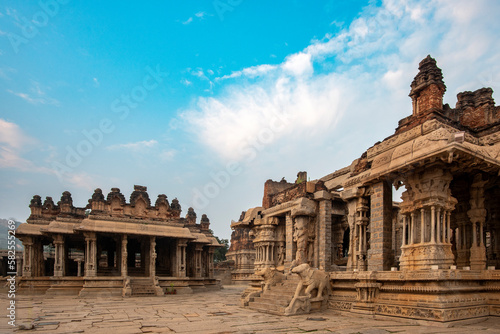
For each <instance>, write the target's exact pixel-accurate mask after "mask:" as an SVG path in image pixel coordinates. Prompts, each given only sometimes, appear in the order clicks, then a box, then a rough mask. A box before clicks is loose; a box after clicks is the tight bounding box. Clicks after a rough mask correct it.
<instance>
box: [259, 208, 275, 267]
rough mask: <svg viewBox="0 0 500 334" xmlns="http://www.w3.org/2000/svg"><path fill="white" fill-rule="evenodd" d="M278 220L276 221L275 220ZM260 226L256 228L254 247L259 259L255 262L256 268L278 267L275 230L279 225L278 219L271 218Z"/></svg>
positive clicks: (262, 221)
mask: <svg viewBox="0 0 500 334" xmlns="http://www.w3.org/2000/svg"><path fill="white" fill-rule="evenodd" d="M275 218H276V219H275ZM260 223H261V224H260V225H258V226H256V228H255V230H256V237H255V239H254V241H253V242H254V247H255V249H256V250H257V259H256V261H255V268H256V269H261V268H269V267H273V266H276V265H277V264H276V260H277V259H276V258H275V256H274V255H275V253H276V251H275V244H276V233H275V229H276V226H277V225H278V219H277V217H271V218H270V219H267V221H265V222H264V220H261V221H260Z"/></svg>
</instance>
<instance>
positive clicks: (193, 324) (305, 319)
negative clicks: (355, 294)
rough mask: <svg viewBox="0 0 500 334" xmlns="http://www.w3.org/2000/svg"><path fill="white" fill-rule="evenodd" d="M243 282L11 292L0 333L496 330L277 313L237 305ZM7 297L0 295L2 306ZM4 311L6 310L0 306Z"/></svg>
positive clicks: (497, 322) (496, 329)
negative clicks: (125, 294)
mask: <svg viewBox="0 0 500 334" xmlns="http://www.w3.org/2000/svg"><path fill="white" fill-rule="evenodd" d="M245 287H246V286H226V287H225V288H224V289H223V290H221V291H215V292H201V293H195V294H192V295H168V296H164V297H131V298H119V297H108V296H105V297H101V298H99V297H97V298H77V297H68V296H28V295H26V296H22V295H17V296H16V317H17V318H16V323H17V324H18V325H24V326H25V328H29V327H30V325H31V324H33V325H34V328H33V329H28V330H21V329H20V328H19V327H18V328H12V327H11V326H9V325H8V324H7V321H8V319H7V318H6V313H5V316H2V318H3V320H2V321H1V322H0V333H2V334H3V333H13V332H15V333H54V334H63V333H104V334H113V333H120V334H122V333H124V334H142V333H214V334H226V333H228V334H229V333H240V334H241V333H248V334H264V333H307V332H312V333H315V334H320V333H338V334H353V333H354V334H357V333H360V334H388V333H412V334H419V333H421V334H440V333H443V334H446V333H453V334H465V333H466V334H471V333H478V332H480V333H484V334H490V333H500V318H496V317H491V318H488V319H486V320H484V319H483V320H480V321H476V322H475V323H470V324H455V326H454V327H451V328H448V327H446V326H443V325H442V324H432V323H430V324H429V323H418V322H416V321H411V320H405V319H396V318H384V319H379V318H376V319H374V318H373V317H370V316H363V315H354V314H346V313H342V314H341V313H339V312H337V311H333V310H327V311H324V312H318V313H313V314H309V315H299V316H293V317H281V316H276V315H271V314H265V313H259V312H256V311H253V310H249V309H247V308H241V307H239V306H238V302H239V296H240V294H241V292H242V291H243V289H244V288H245ZM7 306H8V299H7V298H1V299H0V309H1V310H6V308H7ZM4 312H6V311H4Z"/></svg>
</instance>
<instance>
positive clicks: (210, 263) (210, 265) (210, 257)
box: [208, 247, 214, 278]
mask: <svg viewBox="0 0 500 334" xmlns="http://www.w3.org/2000/svg"><path fill="white" fill-rule="evenodd" d="M208 278H214V248H213V247H208Z"/></svg>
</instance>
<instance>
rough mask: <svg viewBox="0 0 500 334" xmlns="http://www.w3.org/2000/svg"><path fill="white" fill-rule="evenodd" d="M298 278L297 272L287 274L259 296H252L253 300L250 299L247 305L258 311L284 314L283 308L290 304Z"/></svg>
mask: <svg viewBox="0 0 500 334" xmlns="http://www.w3.org/2000/svg"><path fill="white" fill-rule="evenodd" d="M299 280H300V279H299V276H298V275H297V274H292V275H287V276H286V279H285V280H284V281H283V283H281V284H277V285H275V286H272V287H271V289H269V290H267V291H264V292H263V293H261V294H260V296H259V297H254V298H253V301H252V300H250V302H249V303H248V307H249V308H250V309H252V310H256V311H259V312H264V313H271V314H277V315H284V314H285V308H286V307H287V306H288V305H289V304H290V301H291V300H292V298H293V296H294V294H295V289H296V288H297V284H298V283H299Z"/></svg>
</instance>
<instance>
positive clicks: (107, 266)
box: [97, 235, 121, 276]
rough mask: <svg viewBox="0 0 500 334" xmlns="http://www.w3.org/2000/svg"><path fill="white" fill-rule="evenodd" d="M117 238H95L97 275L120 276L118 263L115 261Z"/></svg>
mask: <svg viewBox="0 0 500 334" xmlns="http://www.w3.org/2000/svg"><path fill="white" fill-rule="evenodd" d="M116 238H117V237H115V236H111V235H109V236H98V237H97V275H98V276H120V275H121V273H120V266H119V261H117V248H116V246H117V244H118V242H117V239H116Z"/></svg>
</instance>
